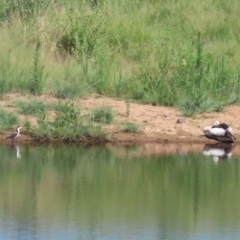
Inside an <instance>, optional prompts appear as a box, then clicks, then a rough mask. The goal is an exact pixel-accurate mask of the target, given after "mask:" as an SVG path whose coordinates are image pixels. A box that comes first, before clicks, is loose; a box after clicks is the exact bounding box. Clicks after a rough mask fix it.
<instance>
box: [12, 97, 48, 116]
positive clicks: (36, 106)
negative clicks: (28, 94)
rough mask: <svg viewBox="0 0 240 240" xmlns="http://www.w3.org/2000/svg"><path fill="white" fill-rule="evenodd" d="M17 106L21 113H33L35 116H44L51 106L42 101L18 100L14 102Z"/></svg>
mask: <svg viewBox="0 0 240 240" xmlns="http://www.w3.org/2000/svg"><path fill="white" fill-rule="evenodd" d="M14 105H15V107H17V108H18V109H19V110H18V111H19V113H20V114H23V115H33V116H36V117H38V116H44V115H45V114H46V111H47V110H48V109H50V108H51V106H50V105H49V104H46V103H44V102H42V101H37V100H34V101H31V102H28V101H16V102H15V103H14Z"/></svg>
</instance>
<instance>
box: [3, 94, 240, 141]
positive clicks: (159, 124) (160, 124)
mask: <svg viewBox="0 0 240 240" xmlns="http://www.w3.org/2000/svg"><path fill="white" fill-rule="evenodd" d="M32 100H40V101H44V102H48V103H57V102H58V99H56V98H54V97H52V96H51V95H43V96H32V95H21V94H15V93H11V94H6V95H5V96H4V97H3V98H2V99H1V100H0V107H1V108H3V109H4V110H6V111H9V112H17V111H16V109H15V108H14V101H32ZM75 106H78V107H79V108H80V109H81V112H82V113H83V114H88V113H89V112H90V111H91V109H92V108H96V107H101V106H109V107H111V108H112V109H113V111H114V112H115V114H116V117H115V121H114V123H113V124H110V125H103V128H104V129H105V131H106V132H107V133H108V134H107V139H108V140H109V141H112V142H163V143H167V142H169V143H178V142H182V143H212V142H215V141H214V140H209V139H207V138H206V137H204V136H203V133H202V128H203V127H205V126H209V125H212V124H213V122H214V121H215V120H220V121H222V122H225V123H227V124H229V125H231V126H232V128H233V130H234V133H235V135H236V138H237V142H238V141H240V140H239V136H240V118H239V117H238V114H239V110H240V106H237V105H236V106H230V107H226V108H225V109H224V110H223V111H222V112H213V113H203V114H197V115H195V116H192V117H190V118H187V119H186V121H185V122H183V123H177V119H178V118H180V117H182V115H181V113H180V112H179V111H178V110H177V109H175V108H172V107H164V106H152V105H142V104H137V103H130V108H129V109H128V106H127V103H126V102H125V101H124V100H117V99H111V98H107V97H99V96H98V97H96V96H91V97H88V98H86V99H78V100H75ZM128 112H129V115H128V116H127V113H128ZM26 121H29V122H31V126H33V127H34V125H36V118H34V117H32V116H24V115H19V124H21V125H23V124H24V122H26ZM124 122H132V123H136V124H138V125H139V126H140V129H141V132H139V133H124V132H122V130H121V123H124ZM8 134H9V131H8V132H5V133H2V134H1V135H0V140H5V138H6V136H7V135H8ZM26 140H31V138H30V137H29V136H25V135H24V128H23V129H22V134H21V136H20V137H19V139H18V141H26Z"/></svg>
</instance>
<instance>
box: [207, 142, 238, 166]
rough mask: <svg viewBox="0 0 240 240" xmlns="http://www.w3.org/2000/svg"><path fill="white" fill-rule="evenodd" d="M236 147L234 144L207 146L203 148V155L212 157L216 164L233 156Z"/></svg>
mask: <svg viewBox="0 0 240 240" xmlns="http://www.w3.org/2000/svg"><path fill="white" fill-rule="evenodd" d="M234 147H235V146H234V145H232V144H224V143H217V144H206V145H205V146H204V148H203V155H205V156H212V157H213V160H214V161H215V162H218V161H219V160H220V159H228V158H231V156H232V150H233V148H234Z"/></svg>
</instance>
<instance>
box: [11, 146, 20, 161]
mask: <svg viewBox="0 0 240 240" xmlns="http://www.w3.org/2000/svg"><path fill="white" fill-rule="evenodd" d="M10 148H11V149H12V150H13V151H14V152H15V155H16V157H17V158H20V157H21V155H20V149H19V147H18V145H16V144H12V145H11V146H10Z"/></svg>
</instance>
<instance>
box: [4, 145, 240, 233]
mask: <svg viewBox="0 0 240 240" xmlns="http://www.w3.org/2000/svg"><path fill="white" fill-rule="evenodd" d="M19 148H20V155H21V158H19V159H16V157H15V154H14V152H13V151H12V149H10V146H6V147H3V146H1V159H0V196H1V197H0V210H3V209H5V211H7V212H8V214H9V215H11V217H12V218H13V219H15V221H19V218H20V217H21V214H22V211H23V212H24V215H25V216H28V218H35V217H37V218H38V219H39V224H44V222H45V221H46V220H47V219H49V218H50V219H51V218H52V219H55V221H58V220H56V219H61V222H62V221H68V220H69V219H68V218H65V216H67V215H68V214H70V215H71V216H72V217H73V218H74V219H75V221H76V222H77V223H78V224H81V226H88V225H91V224H93V225H94V224H96V223H98V222H101V223H102V224H105V225H107V226H111V224H113V223H114V221H116V219H125V220H124V221H125V224H128V223H130V222H132V221H134V223H135V224H137V223H139V224H140V223H141V222H142V221H143V220H144V219H145V218H146V217H153V216H154V217H155V218H156V222H155V224H157V225H159V226H161V228H163V229H165V231H166V232H168V231H172V230H180V231H182V232H191V231H194V226H195V224H197V223H199V222H203V223H204V221H206V216H207V221H208V222H209V224H211V222H212V223H214V222H220V224H221V225H225V226H229V227H232V226H233V225H234V224H235V223H239V222H240V217H239V216H240V214H239V213H240V212H239V210H238V209H239V208H238V205H239V201H238V199H239V197H240V196H239V194H240V183H239V177H240V171H239V170H240V166H239V162H238V161H237V160H234V159H231V160H226V161H220V162H218V164H217V165H216V163H215V162H214V161H213V160H212V159H211V158H206V157H204V156H202V155H199V154H195V155H189V156H179V155H174V156H158V157H152V158H150V157H139V156H138V154H136V152H137V147H128V148H120V147H116V148H112V149H108V148H102V147H86V148H83V147H80V146H65V145H59V146H48V147H45V146H35V147H34V146H19ZM69 211H70V212H69ZM0 212H1V214H2V211H0ZM63 219H65V220H63ZM62 223H63V222H62ZM48 224H50V223H48ZM50 225H51V224H50ZM49 227H51V226H49ZM129 228H131V225H129ZM236 229H237V228H236Z"/></svg>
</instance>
